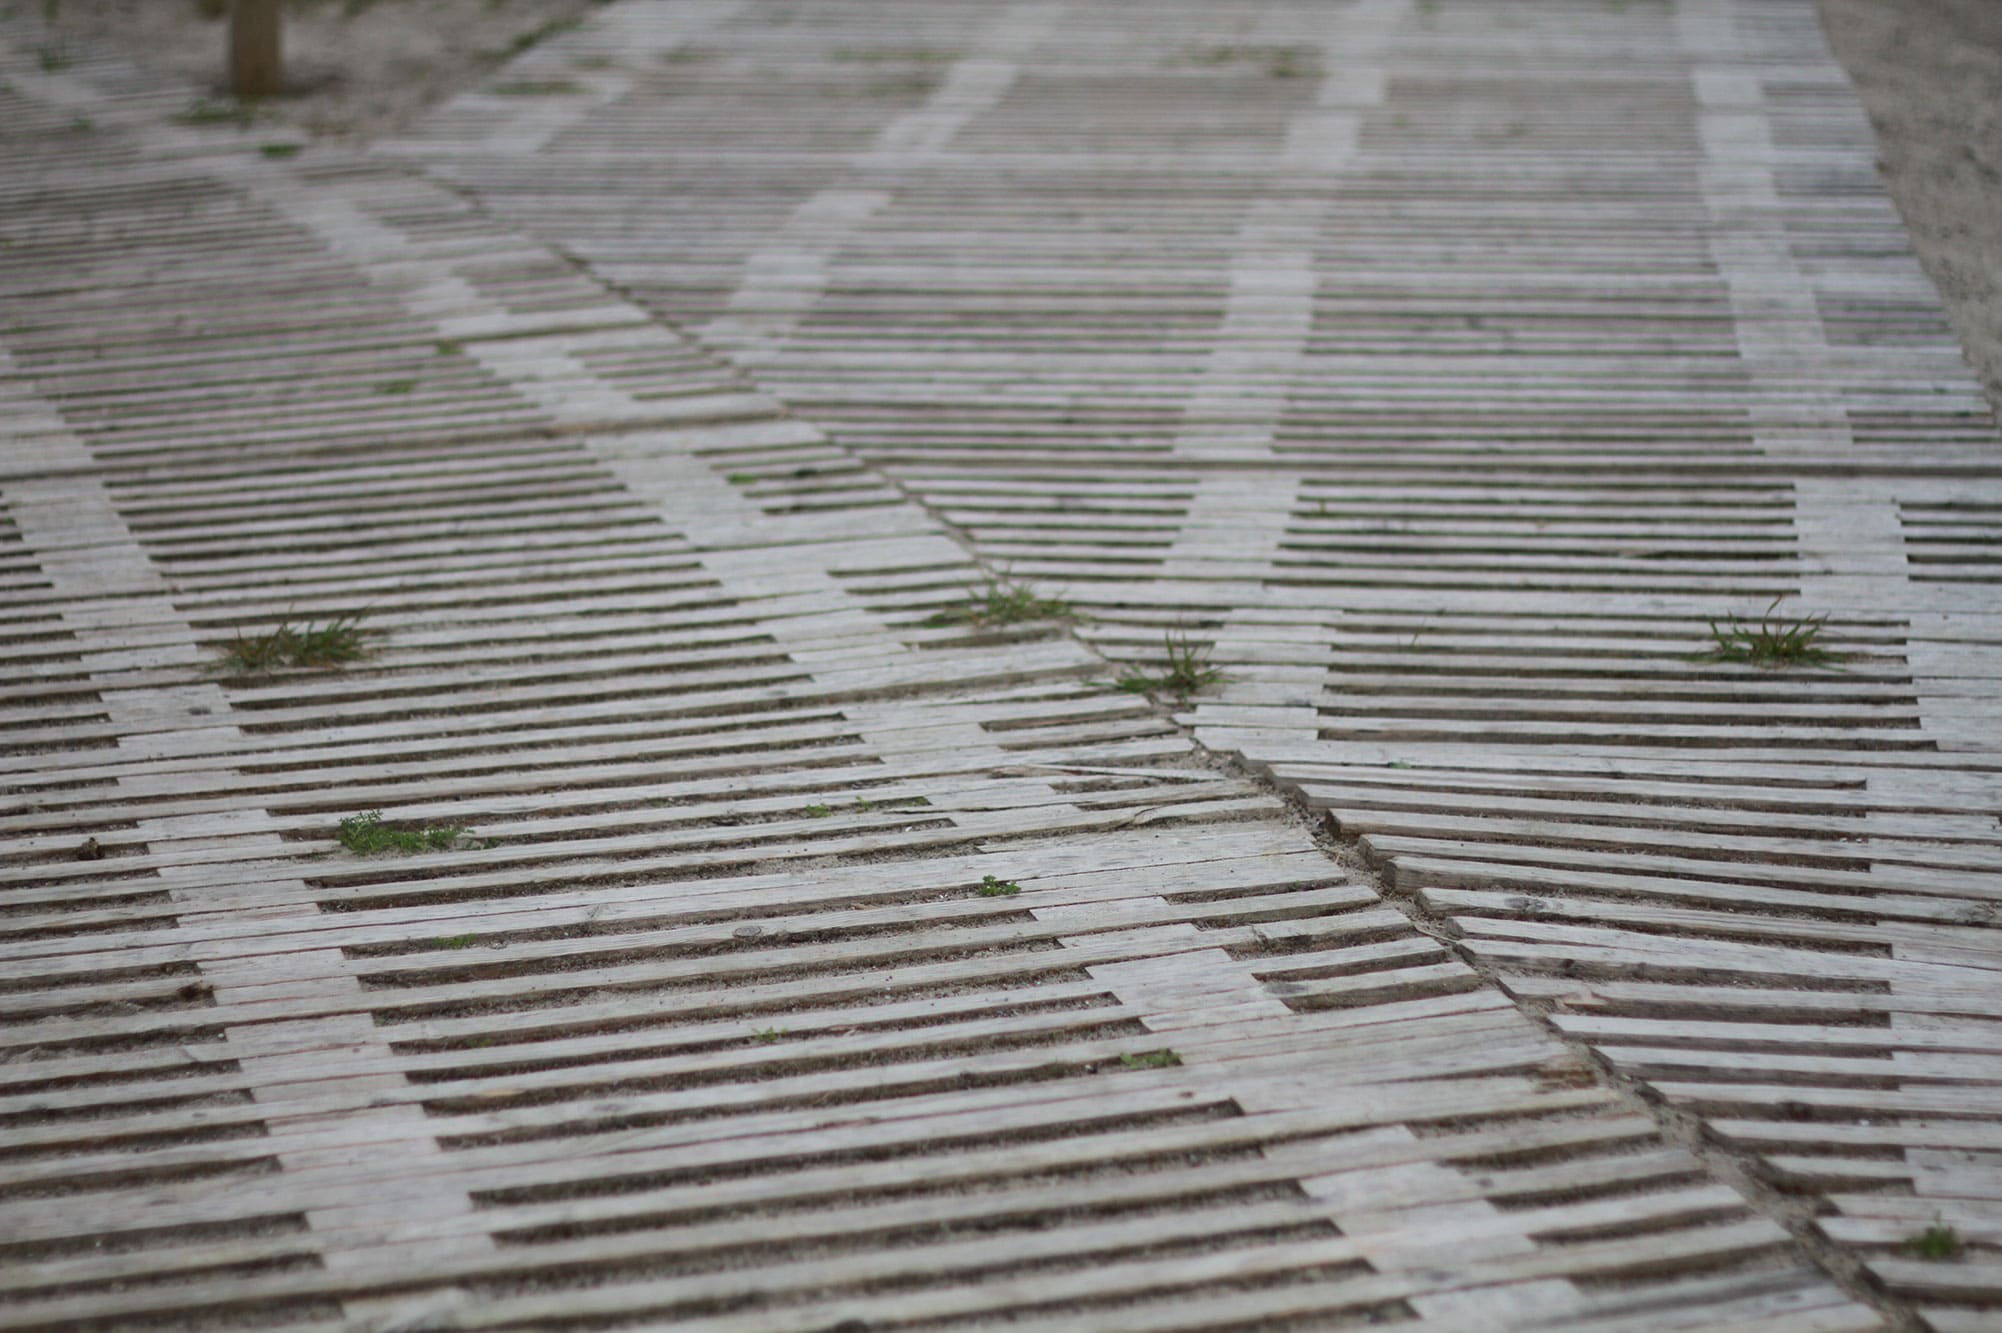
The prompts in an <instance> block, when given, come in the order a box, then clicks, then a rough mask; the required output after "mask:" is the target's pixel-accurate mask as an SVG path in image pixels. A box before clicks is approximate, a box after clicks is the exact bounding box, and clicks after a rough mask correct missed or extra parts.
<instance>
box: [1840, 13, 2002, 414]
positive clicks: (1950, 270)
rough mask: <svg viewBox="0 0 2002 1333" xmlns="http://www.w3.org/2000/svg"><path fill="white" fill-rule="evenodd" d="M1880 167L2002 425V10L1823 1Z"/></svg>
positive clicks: (1922, 260)
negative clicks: (1864, 112) (1873, 133)
mask: <svg viewBox="0 0 2002 1333" xmlns="http://www.w3.org/2000/svg"><path fill="white" fill-rule="evenodd" d="M1821 21H1822V27H1823V28H1824V29H1826V30H1827V33H1828V40H1829V44H1830V45H1831V46H1832V47H1833V48H1834V50H1835V56H1836V59H1838V60H1840V61H1841V62H1842V65H1843V67H1844V68H1845V69H1847V70H1848V71H1849V77H1850V78H1851V79H1852V80H1854V81H1855V84H1856V87H1857V90H1858V91H1859V92H1860V93H1861V94H1862V97H1863V106H1864V109H1865V110H1867V111H1868V112H1869V113H1870V122H1871V124H1872V125H1874V126H1875V127H1876V130H1877V165H1878V167H1879V169H1880V170H1881V171H1882V172H1883V173H1884V178H1885V180H1886V182H1887V183H1888V184H1889V185H1890V189H1891V197H1892V198H1893V199H1895V200H1896V201H1897V204H1898V210H1899V212H1901V213H1902V214H1903V215H1904V218H1905V227H1906V229H1907V230H1909V231H1910V232H1911V234H1912V242H1913V245H1914V246H1915V248H1916V249H1917V250H1918V254H1919V259H1920V262H1922V263H1923V264H1924V265H1925V268H1926V272H1927V273H1928V274H1930V275H1931V277H1932V280H1933V285H1934V286H1936V287H1938V288H1939V290H1940V295H1941V296H1942V297H1944V298H1945V301H1946V310H1947V316H1948V318H1950V319H1951V320H1952V321H1953V327H1954V331H1955V332H1956V333H1958V334H1959V335H1960V343H1961V346H1962V347H1963V348H1965V349H1966V351H1967V359H1968V360H1969V361H1970V362H1971V363H1973V365H1974V368H1975V370H1976V371H1977V372H1978V373H1979V374H1980V376H1981V380H1982V384H1983V385H1984V386H1985V387H1986V388H1987V390H1988V400H1989V402H1990V403H1991V404H1993V405H1994V406H1995V408H1996V410H1997V412H1998V414H2002V0H1821Z"/></svg>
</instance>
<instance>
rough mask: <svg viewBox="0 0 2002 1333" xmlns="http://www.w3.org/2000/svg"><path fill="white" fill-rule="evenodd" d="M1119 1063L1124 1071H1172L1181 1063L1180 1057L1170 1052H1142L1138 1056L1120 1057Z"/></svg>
mask: <svg viewBox="0 0 2002 1333" xmlns="http://www.w3.org/2000/svg"><path fill="white" fill-rule="evenodd" d="M1119 1063H1120V1065H1121V1066H1122V1067H1124V1068H1126V1069H1173V1068H1174V1067H1175V1066H1177V1065H1179V1064H1181V1063H1182V1057H1181V1056H1179V1055H1176V1054H1175V1053H1174V1052H1173V1051H1170V1050H1165V1049H1164V1050H1159V1051H1144V1052H1142V1053H1141V1054H1139V1055H1122V1056H1120V1057H1119Z"/></svg>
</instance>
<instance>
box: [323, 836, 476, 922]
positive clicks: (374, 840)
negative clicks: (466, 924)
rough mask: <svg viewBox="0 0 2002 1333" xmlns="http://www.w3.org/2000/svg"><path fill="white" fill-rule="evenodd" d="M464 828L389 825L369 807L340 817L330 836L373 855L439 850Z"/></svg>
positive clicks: (347, 846) (362, 853)
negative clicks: (358, 812) (355, 813)
mask: <svg viewBox="0 0 2002 1333" xmlns="http://www.w3.org/2000/svg"><path fill="white" fill-rule="evenodd" d="M465 831H466V830H465V829H464V827H462V826H461V825H458V824H433V825H430V826H428V827H425V828H421V829H399V828H391V827H390V826H389V825H387V824H385V823H383V822H382V811H380V810H370V811H367V812H366V813H364V814H359V815H349V816H348V817H347V818H346V819H343V820H342V821H341V826H340V830H339V831H338V832H337V833H336V834H335V835H334V836H335V837H337V838H339V839H340V843H341V846H343V847H345V848H347V849H348V850H349V851H351V852H353V853H354V854H355V855H357V856H373V855H375V854H376V853H377V852H440V851H443V850H445V849H446V848H447V847H450V846H451V845H452V844H453V843H454V842H456V841H458V839H459V835H460V834H462V833H464V832H465ZM467 938H471V937H470V936H468V937H467ZM440 943H441V944H444V945H446V947H448V948H459V947H462V946H460V945H454V944H451V943H450V942H449V941H442V940H441V941H440Z"/></svg>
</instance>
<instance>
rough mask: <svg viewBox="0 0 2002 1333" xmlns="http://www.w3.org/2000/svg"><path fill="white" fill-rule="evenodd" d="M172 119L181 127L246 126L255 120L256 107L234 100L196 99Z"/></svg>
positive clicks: (249, 103) (251, 103)
mask: <svg viewBox="0 0 2002 1333" xmlns="http://www.w3.org/2000/svg"><path fill="white" fill-rule="evenodd" d="M174 119H175V120H176V121H177V122H179V123H180V124H182V125H236V126H239V127H241V126H247V125H249V124H250V123H251V122H252V121H254V120H256V119H257V106H256V104H255V103H253V102H244V101H238V100H237V99H236V98H233V97H232V98H208V97H197V98H196V99H195V100H194V101H192V102H190V103H188V105H187V107H186V108H185V109H183V110H182V112H181V114H179V115H178V116H175V117H174Z"/></svg>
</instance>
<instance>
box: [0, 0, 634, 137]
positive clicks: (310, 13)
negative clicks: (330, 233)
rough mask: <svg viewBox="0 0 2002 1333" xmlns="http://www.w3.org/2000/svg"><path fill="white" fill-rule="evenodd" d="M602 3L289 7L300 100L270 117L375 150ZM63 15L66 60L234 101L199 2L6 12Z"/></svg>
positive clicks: (74, 1)
mask: <svg viewBox="0 0 2002 1333" xmlns="http://www.w3.org/2000/svg"><path fill="white" fill-rule="evenodd" d="M598 3H600V0H287V2H286V6H285V42H284V45H285V73H286V81H287V83H288V84H289V85H290V90H289V92H288V93H287V95H286V96H284V97H281V98H277V99H273V101H272V102H271V103H269V104H268V105H267V106H266V107H264V108H263V110H262V112H261V114H262V115H263V116H264V117H265V118H266V119H269V120H274V121H282V122H285V123H288V124H292V125H296V126H299V127H300V128H303V129H306V130H309V131H311V132H312V133H314V134H317V135H324V136H329V137H338V138H348V139H368V138H374V137H377V136H379V135H383V134H387V133H389V132H391V131H393V130H395V129H397V128H398V127H400V126H402V125H405V124H407V123H408V122H409V121H410V120H411V119H413V118H414V117H416V116H418V115H421V114H422V113H423V112H424V110H425V108H427V107H429V106H431V105H433V104H435V103H437V102H439V101H442V100H443V99H445V98H446V97H449V96H450V95H451V94H452V93H453V92H455V91H457V90H458V89H460V88H463V87H465V86H466V85H467V84H469V83H471V82H472V81H473V80H475V79H477V78H479V77H480V75H481V74H483V73H485V72H486V71H487V70H490V69H492V68H493V67H494V66H495V65H497V64H499V63H500V62H501V61H504V60H506V59H507V58H508V57H510V56H512V55H514V54H516V53H518V52H519V51H521V50H524V49H526V48H527V47H528V46H530V45H533V44H534V43H535V42H536V41H538V40H539V39H541V38H542V37H545V36H548V35H550V34H551V33H553V32H556V31H560V30H561V29H562V28H563V27H564V26H566V25H568V24H570V23H572V22H574V21H575V20H576V19H578V18H579V17H581V16H582V15H584V14H586V13H588V12H590V10H592V9H593V8H595V7H596V5H597V4H598ZM51 8H53V9H54V11H55V18H54V21H53V23H51V24H49V25H48V28H47V31H48V34H49V45H48V47H46V48H45V49H47V50H50V51H53V52H54V53H55V55H56V58H57V59H61V58H62V55H63V53H64V52H65V50H68V49H77V44H79V43H83V42H90V43H102V44H103V45H104V46H106V47H108V48H109V49H111V50H113V51H116V52H118V53H119V54H120V55H123V56H125V57H126V58H128V59H130V60H133V61H136V62H138V63H140V64H143V65H147V66H150V67H152V68H154V69H157V70H161V71H163V72H166V73H171V74H174V75H176V76H178V77H180V78H183V79H185V80H187V81H188V82H189V83H191V84H194V85H195V86H197V87H199V88H202V89H204V90H206V91H207V92H209V93H211V94H215V95H220V94H221V93H222V92H223V88H222V80H223V70H224V59H225V56H224V51H225V47H226V42H227V39H228V24H227V23H226V22H225V21H224V20H223V19H221V18H219V17H218V18H204V17H203V16H202V13H201V7H200V4H199V2H198V0H53V3H52V0H0V15H10V16H21V17H36V16H42V15H45V14H46V13H47V12H48V11H49V10H50V9H51Z"/></svg>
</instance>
